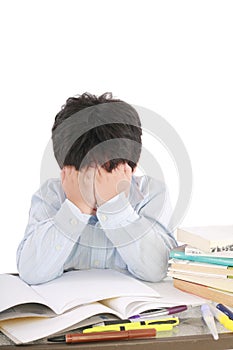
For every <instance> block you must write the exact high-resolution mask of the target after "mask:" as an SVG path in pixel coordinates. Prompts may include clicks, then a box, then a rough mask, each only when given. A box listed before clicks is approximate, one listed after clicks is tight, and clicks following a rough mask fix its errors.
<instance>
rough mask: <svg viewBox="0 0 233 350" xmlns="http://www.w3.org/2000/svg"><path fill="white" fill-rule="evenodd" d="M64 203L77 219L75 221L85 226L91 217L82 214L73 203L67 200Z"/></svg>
mask: <svg viewBox="0 0 233 350" xmlns="http://www.w3.org/2000/svg"><path fill="white" fill-rule="evenodd" d="M65 202H66V203H67V205H68V206H69V208H70V210H71V211H72V213H73V214H74V215H75V216H76V217H77V219H79V220H80V221H82V222H84V223H85V224H87V223H88V220H89V219H90V217H91V215H89V214H85V213H82V212H81V210H80V209H79V208H78V207H77V206H76V205H75V204H74V203H72V202H71V201H70V200H69V199H66V200H65Z"/></svg>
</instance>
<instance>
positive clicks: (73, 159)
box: [52, 92, 142, 172]
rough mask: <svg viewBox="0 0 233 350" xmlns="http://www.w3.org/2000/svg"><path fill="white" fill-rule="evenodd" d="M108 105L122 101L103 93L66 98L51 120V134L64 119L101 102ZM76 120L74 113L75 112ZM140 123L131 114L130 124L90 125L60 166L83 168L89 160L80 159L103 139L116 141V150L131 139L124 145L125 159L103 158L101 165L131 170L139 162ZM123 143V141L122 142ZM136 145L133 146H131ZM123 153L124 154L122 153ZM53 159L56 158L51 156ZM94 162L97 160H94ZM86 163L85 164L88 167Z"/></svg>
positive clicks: (107, 167)
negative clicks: (126, 167)
mask: <svg viewBox="0 0 233 350" xmlns="http://www.w3.org/2000/svg"><path fill="white" fill-rule="evenodd" d="M111 102H123V101H121V100H119V99H114V98H113V97H112V93H110V92H106V93H104V94H102V95H101V96H99V97H97V96H96V95H92V94H90V93H88V92H85V93H84V94H82V95H78V97H70V98H68V99H67V101H66V103H65V105H63V106H62V108H61V110H60V112H59V113H57V115H56V117H55V121H54V124H53V127H52V133H53V132H54V131H55V130H56V128H57V127H58V126H59V125H60V124H62V123H63V121H64V120H66V119H67V118H69V117H71V116H72V115H74V114H75V113H77V112H79V111H81V110H83V109H85V108H87V107H91V106H94V105H98V104H103V103H111ZM77 117H78V113H77ZM141 135H142V129H141V122H140V118H139V116H138V114H137V113H136V111H135V114H134V120H132V124H125V123H122V122H121V123H115V122H114V123H111V124H102V125H99V126H94V127H93V128H91V129H90V130H88V131H87V132H84V133H83V134H82V135H81V136H80V137H78V139H77V140H76V141H75V142H74V144H73V145H72V147H71V148H70V150H69V152H68V153H67V155H66V157H65V160H64V163H63V166H65V165H73V166H74V167H75V168H76V170H79V169H80V167H83V166H85V165H90V163H91V162H92V161H93V159H92V160H90V159H89V158H87V159H89V160H86V162H83V160H84V158H85V157H86V156H87V154H88V152H89V151H91V150H92V149H93V148H94V147H95V146H97V145H99V144H101V143H103V142H104V141H107V140H112V139H116V141H117V139H120V142H119V147H124V142H123V143H122V139H128V140H132V141H134V142H128V143H127V146H125V147H127V159H126V158H125V157H124V158H119V157H117V158H115V159H111V157H110V158H109V159H107V161H106V162H105V163H104V164H101V165H102V166H103V167H104V168H105V169H106V170H107V171H108V172H111V171H112V170H113V169H115V168H116V167H117V166H118V164H121V163H128V164H129V166H130V167H131V168H132V170H134V168H135V167H136V164H137V162H138V160H139V157H140V153H141V143H142V142H141ZM123 141H124V140H123ZM135 144H137V147H134V145H135ZM123 153H124V154H125V152H123ZM55 156H56V155H55ZM96 159H98V157H97V158H95V160H94V161H96ZM97 162H98V160H97ZM88 163H89V164H88Z"/></svg>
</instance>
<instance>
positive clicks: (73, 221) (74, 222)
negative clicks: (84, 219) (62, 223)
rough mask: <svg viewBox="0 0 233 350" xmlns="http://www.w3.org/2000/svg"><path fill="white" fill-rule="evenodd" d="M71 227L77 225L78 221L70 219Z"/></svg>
mask: <svg viewBox="0 0 233 350" xmlns="http://www.w3.org/2000/svg"><path fill="white" fill-rule="evenodd" d="M70 223H71V225H77V223H78V221H77V220H76V219H74V218H72V219H70Z"/></svg>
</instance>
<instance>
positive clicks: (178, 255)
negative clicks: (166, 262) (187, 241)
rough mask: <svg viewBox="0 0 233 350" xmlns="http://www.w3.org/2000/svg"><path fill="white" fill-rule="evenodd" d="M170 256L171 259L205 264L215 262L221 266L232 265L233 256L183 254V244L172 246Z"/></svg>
mask: <svg viewBox="0 0 233 350" xmlns="http://www.w3.org/2000/svg"><path fill="white" fill-rule="evenodd" d="M170 258H173V259H182V260H189V261H196V262H202V263H207V264H216V265H223V266H233V258H223V257H221V258H219V257H215V256H213V257H211V256H209V255H206V256H205V255H187V254H185V245H182V246H179V247H177V248H174V249H172V250H171V251H170Z"/></svg>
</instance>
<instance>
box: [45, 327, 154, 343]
mask: <svg viewBox="0 0 233 350" xmlns="http://www.w3.org/2000/svg"><path fill="white" fill-rule="evenodd" d="M155 335H156V330H155V329H153V328H152V329H134V330H131V331H122V332H98V333H90V334H83V333H76V334H75V333H73V334H72V333H71V334H66V335H64V336H58V337H53V338H48V341H50V342H66V343H86V342H98V341H108V340H128V339H139V338H152V337H155Z"/></svg>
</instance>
